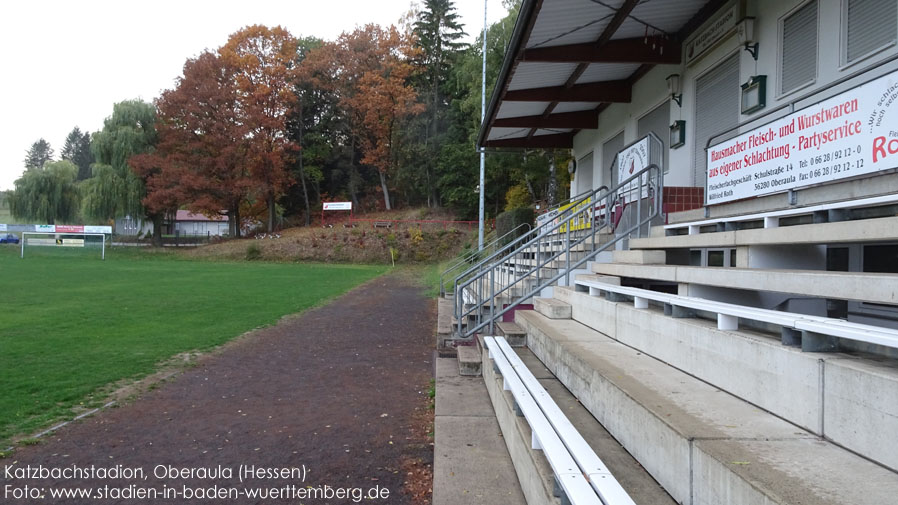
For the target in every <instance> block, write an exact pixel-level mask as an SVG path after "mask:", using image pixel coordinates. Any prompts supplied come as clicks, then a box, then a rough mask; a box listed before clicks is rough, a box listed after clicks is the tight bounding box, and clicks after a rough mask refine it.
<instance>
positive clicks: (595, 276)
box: [574, 267, 620, 286]
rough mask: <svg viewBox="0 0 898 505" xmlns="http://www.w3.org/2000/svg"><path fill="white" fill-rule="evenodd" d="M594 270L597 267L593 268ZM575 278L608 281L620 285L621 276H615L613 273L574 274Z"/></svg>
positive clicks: (578, 279)
mask: <svg viewBox="0 0 898 505" xmlns="http://www.w3.org/2000/svg"><path fill="white" fill-rule="evenodd" d="M592 270H593V271H595V270H596V268H595V267H593V268H592ZM574 280H577V281H581V280H582V281H595V282H606V283H608V284H612V285H614V286H620V277H615V276H613V275H601V274H577V275H575V276H574Z"/></svg>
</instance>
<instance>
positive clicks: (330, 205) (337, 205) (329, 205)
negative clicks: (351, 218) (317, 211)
mask: <svg viewBox="0 0 898 505" xmlns="http://www.w3.org/2000/svg"><path fill="white" fill-rule="evenodd" d="M323 205H324V208H323V209H322V210H352V202H324V203H323Z"/></svg>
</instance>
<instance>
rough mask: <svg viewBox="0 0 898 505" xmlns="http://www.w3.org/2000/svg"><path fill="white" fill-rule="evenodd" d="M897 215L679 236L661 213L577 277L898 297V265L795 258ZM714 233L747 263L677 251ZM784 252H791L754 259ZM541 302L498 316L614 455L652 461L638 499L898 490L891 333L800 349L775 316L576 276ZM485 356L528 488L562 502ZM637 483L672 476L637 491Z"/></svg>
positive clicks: (537, 498) (756, 498)
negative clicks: (611, 289)
mask: <svg viewBox="0 0 898 505" xmlns="http://www.w3.org/2000/svg"><path fill="white" fill-rule="evenodd" d="M894 219H895V218H890V217H886V218H874V219H867V220H863V221H860V222H857V223H854V226H848V225H846V223H844V222H829V223H827V222H822V223H812V224H798V225H795V226H781V227H774V228H768V229H737V230H727V229H726V228H724V229H723V231H720V232H714V233H701V234H695V235H676V236H664V234H663V230H662V232H661V233H658V231H657V230H658V228H655V229H654V230H655V232H654V233H653V234H652V236H651V237H649V238H644V239H633V240H631V241H630V247H631V249H630V250H629V251H615V252H614V253H613V258H612V259H613V261H610V262H599V263H595V264H592V265H591V268H590V272H588V273H578V274H577V275H575V276H574V279H588V280H590V281H597V280H598V281H601V282H608V283H611V284H616V285H626V286H634V287H642V288H644V289H653V290H662V291H665V292H669V293H678V294H680V295H684V296H699V297H706V298H709V299H712V300H717V301H726V302H728V303H739V304H745V305H746V306H759V307H760V306H761V305H762V304H763V301H764V295H765V294H767V293H772V294H774V295H776V294H779V295H782V296H783V297H786V298H790V297H805V298H811V297H814V298H817V299H821V300H824V301H825V300H826V299H829V300H833V299H835V300H849V301H857V302H864V303H872V304H877V306H880V307H885V306H894V305H898V294H896V293H898V290H896V289H895V286H898V275H896V274H879V273H851V272H828V271H825V270H820V269H813V268H811V269H808V268H804V269H802V268H797V266H798V265H800V263H801V262H800V261H798V260H796V258H798V259H799V260H800V258H801V256H802V255H803V254H804V253H805V252H806V251H815V250H820V249H819V248H820V247H823V248H825V245H826V244H831V243H838V244H841V243H851V242H855V241H861V242H874V243H875V242H877V241H879V240H880V237H886V238H889V237H892V236H893V235H895V232H894V230H895V229H896V228H895V227H894V226H890V227H889V228H888V229H884V228H882V226H885V225H889V224H890V223H893V222H894ZM789 229H792V230H791V232H790V230H789ZM709 247H735V248H739V249H738V253H734V254H736V260H737V261H734V263H736V267H735V268H713V267H701V266H688V265H685V264H682V263H679V262H681V261H683V259H684V258H685V257H687V256H688V254H684V252H687V253H688V251H689V250H700V249H702V248H709ZM777 255H781V257H782V258H783V262H784V263H783V264H782V265H781V266H782V267H780V268H760V267H759V265H761V264H765V263H768V262H769V259H770V258H777V257H778V256H777ZM758 258H761V259H762V260H763V261H758ZM793 260H794V261H793ZM789 262H792V264H790V263H789ZM814 268H819V264H818V265H815V266H814ZM718 297H719V298H718ZM533 302H534V309H535V310H532V311H518V312H516V314H515V321H514V324H515V326H516V327H510V326H506V323H503V326H501V327H497V333H500V332H502V333H505V334H508V333H509V332H510V333H511V334H513V335H515V338H516V339H518V342H520V341H521V340H524V341H526V346H527V348H526V349H519V355H520V356H521V357H522V358H525V361H526V363H527V366H528V368H529V369H530V370H531V371H532V372H533V373H534V374H535V375H536V376H537V377H538V378H539V379H540V381H541V382H545V384H546V386H545V387H546V388H547V389H548V390H549V391H550V392H551V394H552V396H553V398H555V399H556V402H557V403H559V405H566V407H564V408H565V411H566V413H567V412H570V413H569V416H571V419H572V420H574V419H576V421H575V424H576V425H577V428H578V430H580V431H581V433H583V434H584V436H586V438H587V440H588V441H589V442H590V444H591V445H593V446H594V447H593V448H594V450H595V451H596V452H597V454H599V456H600V457H602V458H603V460H605V461H608V459H609V458H613V457H614V456H612V455H613V454H616V453H615V452H614V449H613V447H605V446H603V445H602V444H603V443H604V441H607V440H613V441H614V444H611V445H614V446H616V445H617V444H619V445H620V446H622V448H623V452H624V454H626V455H627V457H631V458H632V459H633V463H634V464H635V466H637V467H641V469H643V470H644V472H645V475H644V476H641V477H633V481H632V482H630V484H629V486H631V487H629V488H628V489H627V490H628V491H629V492H631V495H632V496H633V497H634V500H635V501H636V502H637V503H681V504H686V505H722V504H727V505H729V504H738V505H741V504H752V505H754V504H758V505H761V504H764V505H772V504H778V505H787V504H789V505H795V504H802V505H807V504H811V505H816V504H820V505H824V504H825V505H830V504H851V505H867V504H869V505H874V504H877V505H878V504H898V498H896V497H898V435H896V434H898V352H896V350H895V349H889V348H882V347H881V346H879V347H878V346H867V347H862V346H860V347H859V346H857V345H854V344H853V343H851V342H841V343H840V345H839V349H838V350H836V351H833V352H802V351H801V349H800V348H796V347H790V346H787V345H784V344H783V341H782V340H781V335H780V333H779V328H774V327H769V326H765V325H764V324H750V322H748V321H742V320H740V324H739V325H737V326H736V327H737V328H738V329H736V330H722V329H718V325H717V324H716V321H715V320H713V319H711V318H710V317H706V316H707V315H706V314H703V313H701V311H698V312H697V313H691V314H668V315H665V312H664V308H663V307H661V306H654V305H648V307H647V308H636V307H635V306H634V302H633V300H632V299H629V298H627V297H625V296H607V295H606V296H605V297H600V296H597V292H596V294H590V293H589V292H588V291H586V290H578V289H576V288H575V287H574V286H571V287H564V286H556V287H554V289H553V290H552V294H551V296H550V297H548V298H534V299H533ZM683 315H688V316H689V317H677V316H683ZM824 315H825V314H824ZM521 334H524V335H525V336H523V337H522V336H520V335H521ZM840 340H841V339H840ZM480 356H481V359H482V361H483V367H482V368H481V373H482V374H483V377H484V379H483V380H484V381H485V383H486V386H487V390H488V391H489V393H490V398H491V400H492V404H493V408H494V410H495V412H496V416H497V419H498V420H499V425H500V427H501V428H502V431H503V437H504V439H505V444H506V447H507V448H508V451H509V453H510V454H511V455H512V460H513V461H514V463H515V471H516V472H517V475H518V478H519V480H520V482H521V483H522V491H523V494H524V496H525V497H526V498H527V501H528V503H531V504H533V503H556V502H557V499H553V497H552V487H553V486H552V481H551V476H549V475H547V473H546V471H547V470H546V462H545V460H544V458H542V456H541V454H540V453H539V451H532V450H531V449H529V444H528V441H529V432H528V429H529V427H528V426H526V424H527V423H526V422H524V421H523V420H522V419H521V418H519V417H516V416H515V413H514V404H513V402H512V401H511V400H510V399H509V396H508V393H504V392H503V391H502V382H501V379H500V378H497V377H496V373H495V371H494V370H493V369H492V368H491V367H490V366H489V363H490V362H489V358H488V356H487V353H485V352H483V351H482V350H481V353H480ZM574 407H576V408H574ZM577 408H579V409H582V411H581V412H578V411H577ZM587 433H588V434H589V435H588V436H587V435H586V434H587ZM602 433H605V435H603V434H602ZM609 437H610V438H609ZM541 458H542V459H541ZM610 466H611V465H610V464H609V467H610ZM619 471H620V472H622V473H621V475H618V473H617V471H613V472H612V473H614V475H615V477H617V478H618V480H620V481H621V482H622V484H623V483H624V482H625V481H627V480H628V479H629V477H625V476H626V475H630V474H629V473H628V472H629V470H627V465H622V467H621V469H620V470H619ZM634 482H641V483H643V484H642V485H637V484H634ZM653 482H656V483H657V484H655V487H654V488H653V487H652V484H651V483H653ZM643 485H644V487H641V486H643ZM657 486H660V487H657ZM639 489H646V490H653V492H660V491H662V490H663V492H661V493H660V494H653V495H651V496H649V495H645V496H643V497H641V498H640V499H637V498H636V494H632V493H639V492H640V491H638V490H639ZM553 500H555V501H553Z"/></svg>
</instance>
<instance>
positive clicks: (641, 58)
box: [521, 37, 681, 65]
mask: <svg viewBox="0 0 898 505" xmlns="http://www.w3.org/2000/svg"><path fill="white" fill-rule="evenodd" d="M653 46H654V48H653ZM680 48H681V46H680V43H679V42H676V41H674V40H672V39H667V40H664V39H658V38H656V40H650V41H649V42H648V43H646V42H645V39H644V38H642V37H638V38H633V39H617V40H609V41H608V42H607V43H605V45H604V46H596V45H595V44H592V43H588V44H570V45H565V46H553V47H538V48H534V49H526V50H524V54H523V55H522V57H521V60H522V61H529V62H555V63H650V64H656V65H667V64H671V65H678V64H680V62H681V50H680Z"/></svg>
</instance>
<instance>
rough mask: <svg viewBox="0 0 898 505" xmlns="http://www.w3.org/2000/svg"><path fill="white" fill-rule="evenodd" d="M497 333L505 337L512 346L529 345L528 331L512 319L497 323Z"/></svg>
mask: <svg viewBox="0 0 898 505" xmlns="http://www.w3.org/2000/svg"><path fill="white" fill-rule="evenodd" d="M496 334H497V335H498V336H500V337H505V339H506V340H508V345H510V346H512V347H524V346H525V345H527V332H525V331H524V329H523V328H521V327H520V326H518V325H517V323H514V322H511V321H507V322H505V321H500V322H498V323H496Z"/></svg>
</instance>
